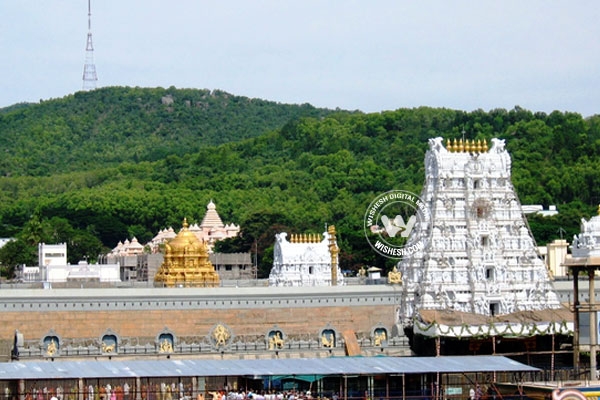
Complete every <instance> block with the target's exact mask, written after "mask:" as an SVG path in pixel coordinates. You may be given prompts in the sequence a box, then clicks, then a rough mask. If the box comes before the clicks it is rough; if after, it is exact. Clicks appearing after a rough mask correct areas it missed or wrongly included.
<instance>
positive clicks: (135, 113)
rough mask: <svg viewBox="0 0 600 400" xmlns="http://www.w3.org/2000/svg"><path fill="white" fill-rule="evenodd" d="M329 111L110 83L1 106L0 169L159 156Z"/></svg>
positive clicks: (71, 166) (45, 169) (74, 166)
mask: <svg viewBox="0 0 600 400" xmlns="http://www.w3.org/2000/svg"><path fill="white" fill-rule="evenodd" d="M329 113H331V111H330V110H324V109H316V108H315V107H312V106H310V105H307V104H306V105H301V106H300V105H286V104H278V103H274V102H269V101H265V100H260V99H250V98H247V97H240V96H233V95H230V94H228V93H225V92H222V91H210V90H193V89H175V88H169V89H162V88H156V89H141V88H124V87H110V88H102V89H98V90H94V91H90V92H78V93H75V94H74V95H71V96H67V97H64V98H62V99H56V100H51V101H44V102H42V103H40V104H35V105H17V106H13V107H10V108H7V109H5V111H4V112H0V135H1V138H2V141H3V149H4V154H3V157H2V159H0V176H15V175H20V176H49V175H52V174H56V173H63V172H70V171H83V170H94V169H97V168H103V167H107V166H116V165H119V164H120V163H122V162H140V161H156V160H161V159H163V158H164V157H166V156H168V155H183V154H187V153H191V152H194V151H197V150H198V149H200V148H203V147H206V146H214V145H218V144H221V143H228V142H231V141H238V140H241V139H246V138H252V137H256V136H259V135H261V134H263V133H265V132H267V131H269V130H271V129H275V128H279V127H281V126H283V125H284V124H285V123H286V122H287V121H289V120H290V119H291V118H295V117H299V116H313V117H319V116H324V115H327V114H329Z"/></svg>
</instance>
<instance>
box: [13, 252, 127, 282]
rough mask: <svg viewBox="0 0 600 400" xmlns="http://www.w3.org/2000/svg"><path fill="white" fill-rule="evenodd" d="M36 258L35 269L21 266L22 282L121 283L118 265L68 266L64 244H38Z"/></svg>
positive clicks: (84, 263) (80, 263) (83, 263)
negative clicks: (37, 261) (36, 264)
mask: <svg viewBox="0 0 600 400" xmlns="http://www.w3.org/2000/svg"><path fill="white" fill-rule="evenodd" d="M38 258H39V265H38V266H37V267H27V266H23V269H22V271H21V279H23V281H24V282H41V281H44V282H50V283H59V282H69V281H98V282H120V281H121V278H120V276H121V275H120V269H121V267H120V265H119V264H88V263H87V262H85V261H81V262H79V264H77V265H70V264H68V262H67V244H66V243H59V244H46V243H40V244H39V245H38Z"/></svg>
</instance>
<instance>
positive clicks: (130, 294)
mask: <svg viewBox="0 0 600 400" xmlns="http://www.w3.org/2000/svg"><path fill="white" fill-rule="evenodd" d="M398 290H399V289H398V288H397V287H394V286H389V285H365V286H339V287H310V288H293V287H289V288H287V287H284V288H282V287H279V288H273V287H262V288H205V289H204V288H202V289H198V288H196V289H191V288H181V289H154V288H148V289H49V290H43V289H29V290H20V289H15V290H5V291H2V292H0V337H1V338H2V339H3V341H12V340H17V341H20V342H21V343H20V345H19V346H18V349H19V353H20V354H19V357H20V358H46V357H50V356H52V357H58V356H62V357H65V356H68V357H75V356H81V357H83V358H85V357H87V356H124V355H126V354H127V355H129V356H137V355H141V354H145V355H157V354H161V353H165V352H166V353H167V354H169V355H171V354H172V355H174V356H175V355H178V354H182V355H184V354H185V355H189V354H192V353H198V355H199V354H203V355H207V356H210V354H221V355H223V354H231V353H239V354H240V356H242V355H243V353H248V354H250V353H253V354H257V353H261V352H267V353H268V352H269V351H272V350H276V351H285V350H287V351H291V350H294V351H301V350H311V351H321V352H323V351H324V352H326V353H327V352H328V353H330V354H332V353H333V352H339V351H342V350H343V348H344V343H345V342H346V340H348V337H347V335H348V334H349V332H352V333H353V334H354V338H350V340H356V341H358V343H359V346H361V347H362V346H365V347H369V348H373V347H380V348H381V351H383V348H384V346H385V347H387V346H388V344H389V346H390V347H393V346H394V345H395V343H396V342H397V340H396V339H394V338H393V336H394V335H395V333H397V329H395V323H396V310H397V307H398V302H399V296H398V293H397V291H398ZM220 331H223V332H222V336H223V337H226V339H225V340H223V341H220V342H219V343H217V341H218V340H220V339H218V338H219V332H220ZM16 332H18V338H17V335H15V333H16ZM393 332H395V333H393ZM277 333H278V334H279V336H280V337H281V338H282V340H280V341H279V342H278V343H275V345H274V344H273V343H274V342H273V340H271V339H273V338H272V336H273V335H275V334H277ZM330 334H332V335H334V337H335V339H336V340H335V343H333V342H332V343H328V342H327V341H324V340H323V338H324V336H323V335H325V336H326V337H328V336H327V335H330ZM344 334H346V336H344ZM382 334H383V336H381V335H382ZM381 337H385V340H384V341H382V340H381ZM107 339H108V342H110V341H113V342H114V343H112V345H115V346H113V347H107V343H106V342H107ZM165 339H168V342H169V343H166V341H165ZM51 341H54V342H56V343H57V344H58V347H59V349H57V350H55V349H54V346H56V344H53V343H51ZM162 342H165V346H166V347H161V343H162ZM400 342H402V344H404V339H403V340H401V341H400ZM110 344H111V343H109V345H110ZM49 346H52V349H53V351H49ZM107 348H110V350H109V351H108V352H107V351H106V349H107Z"/></svg>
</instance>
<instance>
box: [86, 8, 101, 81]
mask: <svg viewBox="0 0 600 400" xmlns="http://www.w3.org/2000/svg"><path fill="white" fill-rule="evenodd" d="M91 1H92V0H88V34H87V44H86V46H85V64H84V65H83V90H93V89H96V81H97V80H98V76H97V75H96V65H95V64H94V45H93V44H92V6H91Z"/></svg>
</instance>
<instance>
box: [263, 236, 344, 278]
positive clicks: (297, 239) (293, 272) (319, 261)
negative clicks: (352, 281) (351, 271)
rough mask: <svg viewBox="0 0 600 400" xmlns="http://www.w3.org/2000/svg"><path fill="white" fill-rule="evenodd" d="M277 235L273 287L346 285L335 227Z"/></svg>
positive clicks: (271, 276) (272, 275) (271, 274)
mask: <svg viewBox="0 0 600 400" xmlns="http://www.w3.org/2000/svg"><path fill="white" fill-rule="evenodd" d="M287 235H288V234H287V233H286V232H282V233H278V234H277V235H275V248H274V250H273V268H272V269H271V273H270V275H269V286H336V285H343V284H344V277H343V275H342V273H341V271H340V267H339V263H338V253H339V249H338V247H337V240H336V237H335V227H334V226H333V225H332V226H329V228H328V229H327V231H326V232H324V233H323V235H317V234H293V235H291V237H290V240H288V239H287Z"/></svg>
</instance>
